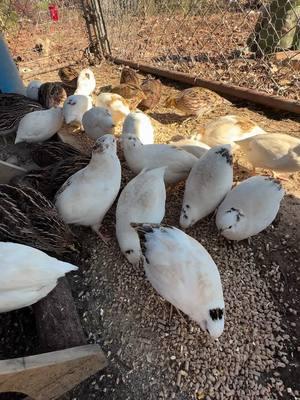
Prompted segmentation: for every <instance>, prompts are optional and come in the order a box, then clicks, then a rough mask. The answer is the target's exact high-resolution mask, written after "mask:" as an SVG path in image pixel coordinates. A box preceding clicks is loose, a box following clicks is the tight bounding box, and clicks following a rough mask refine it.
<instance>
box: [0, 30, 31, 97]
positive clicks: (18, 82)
mask: <svg viewBox="0 0 300 400" xmlns="http://www.w3.org/2000/svg"><path fill="white" fill-rule="evenodd" d="M0 90H1V91H2V93H19V94H25V87H24V85H23V82H22V79H21V77H20V75H19V71H18V69H17V67H16V64H15V63H14V60H13V59H12V57H11V55H10V52H9V50H8V47H7V45H6V43H5V40H4V38H3V36H2V35H1V33H0Z"/></svg>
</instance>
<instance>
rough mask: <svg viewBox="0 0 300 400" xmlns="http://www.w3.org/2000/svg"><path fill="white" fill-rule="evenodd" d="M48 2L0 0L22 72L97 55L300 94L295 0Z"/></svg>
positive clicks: (3, 25) (299, 17)
mask: <svg viewBox="0 0 300 400" xmlns="http://www.w3.org/2000/svg"><path fill="white" fill-rule="evenodd" d="M52 3H54V4H52ZM52 3H51V2H49V1H48V0H2V1H1V3H0V29H1V30H2V31H4V32H5V34H6V39H7V42H8V44H9V47H10V50H11V52H12V54H13V56H14V58H15V60H16V61H17V62H18V64H19V68H20V70H21V72H25V73H26V72H27V73H30V72H31V73H32V74H34V73H36V72H42V71H43V70H45V69H46V68H49V67H52V68H53V69H54V68H55V67H58V65H62V64H65V65H66V64H74V63H76V62H78V61H82V60H83V59H84V60H86V59H87V57H88V58H89V61H90V62H91V59H93V58H95V57H98V58H99V57H100V52H101V53H102V54H103V53H104V55H111V56H113V57H116V58H121V59H127V60H130V61H134V62H137V63H144V64H150V65H153V66H156V67H160V68H166V69H169V70H174V71H181V72H186V73H189V74H192V75H195V76H197V77H200V78H204V79H209V80H216V81H219V82H225V83H230V84H235V85H238V86H240V87H244V88H250V89H258V90H260V91H263V92H265V93H268V94H278V95H282V96H285V97H288V98H289V99H295V100H299V98H300V91H299V89H300V72H299V71H300V0H53V2H52ZM53 6H54V8H55V9H56V11H57V13H58V18H57V20H55V18H53V12H52V11H53V10H52V11H51V7H53ZM51 13H52V14H51ZM106 29H107V32H106Z"/></svg>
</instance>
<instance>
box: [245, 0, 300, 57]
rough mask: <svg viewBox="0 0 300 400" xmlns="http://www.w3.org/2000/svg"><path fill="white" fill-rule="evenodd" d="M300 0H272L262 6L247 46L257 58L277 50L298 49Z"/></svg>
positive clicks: (299, 43)
mask: <svg viewBox="0 0 300 400" xmlns="http://www.w3.org/2000/svg"><path fill="white" fill-rule="evenodd" d="M299 18H300V0H273V1H271V3H270V4H268V5H264V6H262V13H261V16H260V17H259V19H258V21H257V23H256V26H255V29H254V33H253V34H252V35H251V36H250V37H249V38H248V40H247V45H248V46H249V48H250V50H251V51H253V52H255V53H256V55H257V56H260V57H261V56H263V55H266V54H270V53H273V52H275V51H277V50H287V49H294V50H297V49H300V38H299V36H300V32H299V23H298V19H299Z"/></svg>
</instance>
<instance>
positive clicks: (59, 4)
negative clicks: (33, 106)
mask: <svg viewBox="0 0 300 400" xmlns="http://www.w3.org/2000/svg"><path fill="white" fill-rule="evenodd" d="M54 4H55V9H56V10H57V16H58V18H57V20H55V19H56V18H55V13H54V15H53V14H52V17H51V13H50V11H51V10H50V8H51V3H49V2H48V1H47V0H42V1H39V0H2V2H1V5H0V30H1V31H2V32H4V34H5V38H6V40H7V43H8V46H9V48H10V51H11V53H12V55H13V57H14V59H15V61H16V63H17V65H18V67H19V69H20V71H21V72H22V73H25V74H26V73H29V74H34V73H41V72H44V71H47V70H49V69H55V68H56V67H58V66H60V65H66V64H74V63H76V62H77V61H79V60H81V59H82V58H83V57H84V56H85V55H86V49H88V47H89V45H90V40H89V36H88V33H87V28H86V22H85V18H84V14H83V10H82V6H81V2H77V1H76V0H75V1H74V0H73V1H71V0H60V1H56V2H54ZM49 6H50V8H49Z"/></svg>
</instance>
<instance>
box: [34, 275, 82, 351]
mask: <svg viewBox="0 0 300 400" xmlns="http://www.w3.org/2000/svg"><path fill="white" fill-rule="evenodd" d="M33 309H34V313H35V317H36V326H37V333H38V337H39V342H40V350H41V351H43V352H46V351H56V350H62V349H66V348H68V347H75V346H81V345H86V344H87V340H86V337H85V335H84V332H83V329H82V326H81V323H80V320H79V316H78V314H77V310H76V307H75V305H74V302H73V297H72V294H71V290H70V287H69V284H68V281H67V278H61V279H59V283H58V285H57V286H56V288H55V289H53V290H52V292H50V293H49V294H48V296H46V297H44V298H43V299H42V300H40V301H39V302H38V303H36V304H35V305H34V306H33Z"/></svg>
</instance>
